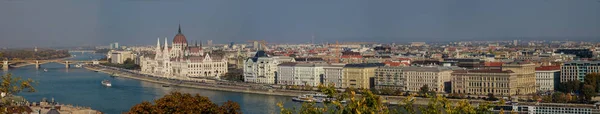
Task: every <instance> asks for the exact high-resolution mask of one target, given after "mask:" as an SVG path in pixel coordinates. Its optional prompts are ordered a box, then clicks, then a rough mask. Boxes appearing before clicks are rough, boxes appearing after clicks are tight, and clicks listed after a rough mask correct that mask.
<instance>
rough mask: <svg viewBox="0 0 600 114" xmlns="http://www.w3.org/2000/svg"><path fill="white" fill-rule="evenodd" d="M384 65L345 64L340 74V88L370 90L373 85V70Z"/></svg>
mask: <svg viewBox="0 0 600 114" xmlns="http://www.w3.org/2000/svg"><path fill="white" fill-rule="evenodd" d="M384 65H385V64H381V63H364V64H346V65H345V66H344V68H343V73H342V75H343V76H342V77H343V80H342V87H343V88H349V87H352V88H362V89H370V88H371V86H372V85H374V83H375V82H374V77H375V69H377V67H379V66H384Z"/></svg>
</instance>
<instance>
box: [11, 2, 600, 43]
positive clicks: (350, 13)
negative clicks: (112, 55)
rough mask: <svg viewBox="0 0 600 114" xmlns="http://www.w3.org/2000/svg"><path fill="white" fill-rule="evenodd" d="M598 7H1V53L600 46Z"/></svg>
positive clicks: (301, 4) (83, 4)
mask: <svg viewBox="0 0 600 114" xmlns="http://www.w3.org/2000/svg"><path fill="white" fill-rule="evenodd" d="M598 11H600V1H598V0H574V1H573V0H527V1H521V0H501V1H480V0H381V1H365V0H332V1H322V0H303V1H281V0H252V1H249V0H175V1H170V0H90V1H77V0H53V1H36V0H3V1H0V15H1V16H2V18H0V39H1V40H0V48H2V47H8V48H13V47H14V48H18V47H34V46H38V47H57V46H90V45H108V44H109V43H111V42H119V43H120V44H121V45H150V44H155V43H156V38H158V37H160V38H161V41H162V39H164V38H165V37H167V38H169V40H172V38H173V36H175V34H176V33H177V26H178V24H181V26H182V31H183V33H184V34H185V36H186V37H187V40H188V42H194V41H202V42H203V43H206V41H207V40H213V41H214V43H215V44H217V43H220V44H223V43H228V42H236V43H243V42H246V41H247V40H266V41H268V42H273V43H305V42H310V41H311V36H312V35H314V36H315V37H316V38H315V43H320V42H335V41H336V40H337V41H352V42H356V41H367V42H399V43H400V42H413V41H425V42H427V41H438V42H439V41H458V40H473V39H477V40H512V39H520V38H524V39H536V40H575V41H581V40H585V41H598V40H600V13H598Z"/></svg>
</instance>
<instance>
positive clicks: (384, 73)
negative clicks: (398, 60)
mask: <svg viewBox="0 0 600 114" xmlns="http://www.w3.org/2000/svg"><path fill="white" fill-rule="evenodd" d="M402 68H403V67H390V66H383V67H379V68H377V69H376V70H375V88H377V89H383V88H388V89H392V90H401V91H404V90H405V87H406V86H405V85H406V84H405V80H406V78H404V76H403V75H402Z"/></svg>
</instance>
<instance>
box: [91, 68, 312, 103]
mask: <svg viewBox="0 0 600 114" xmlns="http://www.w3.org/2000/svg"><path fill="white" fill-rule="evenodd" d="M84 68H86V69H88V70H92V71H98V72H102V73H106V74H110V75H112V76H115V77H123V78H130V79H136V80H141V81H147V82H153V83H160V84H165V85H172V86H179V87H187V88H197V89H207V90H217V91H229V92H240V93H251V94H264V95H278V96H289V97H294V96H299V95H302V94H308V93H314V92H309V91H293V90H279V89H260V88H258V87H256V86H251V85H248V86H236V85H227V84H224V83H218V82H215V81H214V80H207V79H194V80H177V79H168V78H163V77H156V76H150V75H145V74H140V73H135V72H128V71H123V70H120V69H118V68H111V67H104V66H90V65H88V66H85V67H84Z"/></svg>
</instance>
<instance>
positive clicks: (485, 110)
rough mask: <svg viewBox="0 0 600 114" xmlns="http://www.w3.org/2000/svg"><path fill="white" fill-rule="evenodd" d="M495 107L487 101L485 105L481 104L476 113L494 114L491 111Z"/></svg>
mask: <svg viewBox="0 0 600 114" xmlns="http://www.w3.org/2000/svg"><path fill="white" fill-rule="evenodd" d="M493 107H494V104H492V103H490V102H487V101H486V102H484V103H481V104H479V106H477V107H476V108H475V111H476V112H477V114H492V111H491V110H490V109H492V108H493Z"/></svg>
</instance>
